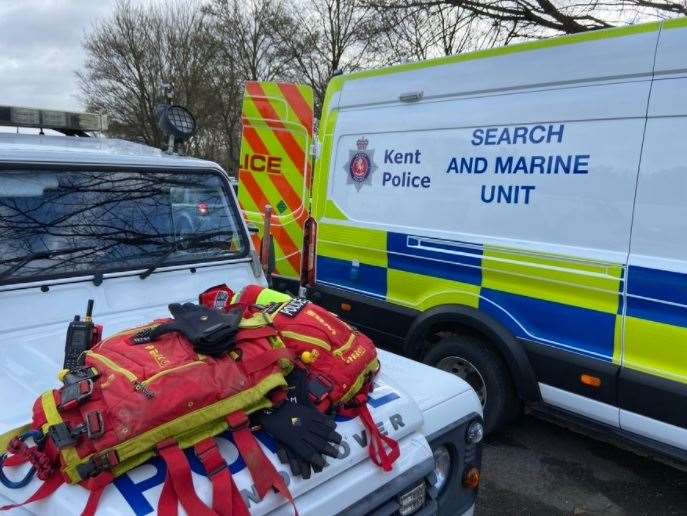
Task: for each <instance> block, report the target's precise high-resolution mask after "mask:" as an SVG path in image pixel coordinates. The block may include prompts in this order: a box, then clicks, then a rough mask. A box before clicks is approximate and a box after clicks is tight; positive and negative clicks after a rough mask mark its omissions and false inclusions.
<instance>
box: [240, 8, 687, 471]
mask: <svg viewBox="0 0 687 516" xmlns="http://www.w3.org/2000/svg"><path fill="white" fill-rule="evenodd" d="M686 47H687V19H684V18H682V19H676V20H670V21H664V22H657V23H650V24H646V25H637V26H628V27H623V28H617V29H610V30H604V31H596V32H589V33H585V34H581V35H574V36H566V37H561V38H555V39H551V40H545V41H538V42H534V43H526V44H521V45H512V46H509V47H506V48H501V49H491V50H485V51H481V52H476V53H468V54H461V55H458V56H453V57H446V58H441V59H436V60H431V61H426V62H420V63H410V64H403V65H400V66H394V67H390V68H384V69H380V70H365V71H360V72H356V73H351V74H348V75H339V76H336V77H334V78H332V80H331V82H330V83H329V85H328V88H327V92H326V97H325V100H324V104H323V107H322V117H321V120H320V121H319V125H318V127H319V130H318V134H317V135H313V134H312V120H311V114H312V103H311V100H312V92H311V91H309V90H308V89H307V88H306V87H304V86H298V87H295V86H293V85H284V84H274V83H261V84H256V83H251V84H249V85H248V86H247V87H246V95H245V98H244V112H243V116H244V132H243V142H242V143H243V146H242V153H243V154H244V155H252V154H254V153H260V154H261V155H266V156H279V157H280V158H281V159H280V168H279V170H255V169H251V168H250V167H247V168H245V167H244V168H243V169H242V170H241V172H240V177H239V183H240V186H239V200H240V202H241V206H242V208H243V209H244V211H245V212H246V214H247V216H248V218H249V219H252V220H256V221H257V220H258V217H259V214H260V210H261V209H262V207H263V206H264V204H265V203H269V204H270V205H271V206H273V207H276V210H275V212H274V216H273V217H272V219H271V224H272V240H273V242H274V246H273V247H274V256H275V270H274V272H275V278H274V283H275V285H280V286H281V287H282V288H286V289H296V288H298V286H299V285H300V286H301V287H307V289H308V291H309V293H310V295H311V296H312V298H313V299H315V300H316V301H317V302H319V303H322V304H324V305H325V306H327V307H328V308H329V309H330V310H332V311H335V312H336V313H338V314H340V315H341V317H343V318H345V319H346V320H348V321H350V322H352V323H353V324H355V325H357V326H359V327H360V328H361V329H363V330H364V331H365V332H366V333H369V334H370V335H373V336H374V337H375V339H376V341H377V342H379V343H383V344H384V345H385V346H387V347H388V349H391V350H395V351H397V352H401V353H403V354H404V355H406V356H409V357H412V358H414V359H417V360H419V361H422V362H425V363H427V364H430V365H432V366H435V367H437V368H439V369H444V370H446V371H450V372H452V373H454V374H456V375H458V376H460V377H462V378H464V379H465V380H466V381H467V382H468V383H470V384H471V385H472V386H473V387H474V388H475V390H476V391H477V393H478V394H479V397H480V400H481V403H482V405H483V407H484V411H485V419H486V426H487V430H488V431H493V430H494V429H497V428H499V427H500V426H502V425H504V424H506V423H507V422H508V421H509V420H511V419H512V418H513V417H515V416H516V415H517V414H518V413H519V412H520V410H521V407H522V406H523V404H524V406H525V407H526V408H527V409H528V410H533V411H536V412H538V413H541V414H543V415H546V416H547V417H550V418H554V419H556V420H558V421H561V422H564V423H565V424H570V423H573V424H574V425H575V426H576V427H578V428H583V429H585V430H591V431H593V432H601V433H602V434H604V435H605V436H606V437H612V438H614V439H619V440H621V441H623V442H624V443H625V444H629V445H631V446H633V447H638V448H641V449H642V450H644V451H648V452H649V453H651V454H653V455H656V456H660V457H664V458H668V459H670V460H672V461H679V462H681V463H683V464H684V463H685V461H687V244H686V242H687V241H686V240H685V238H684V230H685V222H684V221H685V220H687V207H686V206H687V205H686V204H685V202H684V194H685V190H686V188H687V183H686V182H685V178H686V177H687V173H686V172H687V171H686V170H685V160H684V149H685V146H684V134H685V133H686V132H687V96H686V95H685V91H686V90H687V79H686V78H685V77H686V74H687V57H686V56H687V53H685V51H684V50H685V48H686ZM308 149H311V151H312V152H311V153H308ZM313 157H315V158H316V159H315V163H314V165H313V163H312V158H313ZM267 159H269V158H267ZM302 236H304V237H305V238H304V244H303V245H302V246H299V245H298V243H299V242H300V239H301V237H302ZM301 258H302V259H301ZM299 271H300V275H299V274H298V273H299Z"/></svg>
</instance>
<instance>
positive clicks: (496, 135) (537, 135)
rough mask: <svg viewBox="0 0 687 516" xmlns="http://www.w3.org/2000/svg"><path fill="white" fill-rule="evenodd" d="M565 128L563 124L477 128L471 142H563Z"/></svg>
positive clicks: (498, 143)
mask: <svg viewBox="0 0 687 516" xmlns="http://www.w3.org/2000/svg"><path fill="white" fill-rule="evenodd" d="M564 129H565V126H564V125H563V124H558V125H554V124H549V125H535V126H526V125H523V126H517V127H502V128H499V127H489V128H487V129H475V130H474V131H473V132H472V141H471V143H472V144H473V145H476V146H477V145H518V144H527V143H531V144H538V143H561V142H562V141H563V131H564Z"/></svg>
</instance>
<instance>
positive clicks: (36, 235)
mask: <svg viewBox="0 0 687 516" xmlns="http://www.w3.org/2000/svg"><path fill="white" fill-rule="evenodd" d="M227 188H228V184H227V183H226V182H225V181H224V180H223V179H222V177H221V176H220V175H219V174H217V173H214V172H195V171H194V172H188V173H184V172H176V171H175V172H165V171H149V170H141V171H139V170H135V171H128V170H127V171H122V170H117V171H97V170H93V171H83V170H77V171H70V170H59V171H58V170H19V169H17V170H2V171H0V283H11V282H17V281H21V282H25V281H34V280H37V279H44V278H56V277H69V276H84V275H91V274H98V273H106V272H114V271H124V270H138V269H148V268H155V267H160V266H170V265H179V264H184V263H198V262H205V261H213V260H224V259H230V258H237V257H241V256H244V255H245V254H246V253H247V243H246V238H245V236H244V234H243V229H242V227H243V226H242V223H241V221H240V219H239V214H238V211H237V209H236V206H235V204H234V201H233V198H232V196H231V194H230V193H229V192H228V190H227Z"/></svg>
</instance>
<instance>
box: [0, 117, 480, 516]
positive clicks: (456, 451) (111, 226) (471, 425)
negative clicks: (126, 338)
mask: <svg viewBox="0 0 687 516" xmlns="http://www.w3.org/2000/svg"><path fill="white" fill-rule="evenodd" d="M104 123H105V120H104V119H103V118H102V117H100V116H98V115H88V114H78V113H63V112H54V111H43V110H34V109H20V108H13V107H0V125H23V126H30V127H40V128H43V129H47V128H53V129H56V130H58V131H60V132H63V133H65V134H71V135H74V136H45V135H28V134H11V133H0V336H1V341H2V344H1V345H0V347H1V351H0V356H1V357H2V374H0V407H2V413H1V414H0V434H2V433H4V432H6V431H8V430H10V429H13V428H16V427H18V426H21V425H23V424H24V423H26V422H28V421H29V420H30V418H31V407H32V405H33V402H34V400H35V399H36V398H37V397H38V396H39V395H40V394H41V393H42V392H44V391H46V390H48V389H51V388H54V387H55V386H56V385H57V378H56V374H57V372H58V371H59V370H60V369H61V367H62V366H61V364H62V361H63V353H64V341H65V333H66V328H67V323H68V322H69V321H70V320H71V319H72V317H73V316H74V314H75V313H79V312H82V310H83V308H84V306H85V302H86V300H87V299H91V298H92V299H94V300H95V311H94V314H93V317H94V319H95V320H96V321H97V322H98V323H101V324H103V325H104V328H105V334H106V335H107V334H113V333H115V332H118V331H120V330H122V329H125V328H130V327H133V326H136V325H138V324H140V323H142V322H145V321H149V320H152V319H154V318H157V317H160V316H165V315H166V314H167V305H168V304H169V303H170V302H175V301H180V302H183V301H194V300H196V299H197V295H198V293H199V292H201V291H203V290H205V289H206V288H208V287H210V286H213V285H216V284H220V283H227V284H228V285H230V286H232V287H233V288H234V289H239V288H241V287H242V286H244V285H246V284H250V283H259V284H263V285H264V284H265V278H264V276H263V273H262V269H261V267H260V263H259V262H258V261H257V260H256V258H255V256H256V255H255V252H254V250H253V248H252V246H251V243H250V239H249V234H248V231H247V228H246V225H245V223H244V222H243V220H242V219H241V217H240V215H239V210H238V208H237V203H236V198H235V195H234V192H233V190H232V188H231V186H230V183H229V181H228V177H227V175H226V174H225V172H224V171H223V170H222V169H221V168H220V167H219V166H218V165H217V164H215V163H211V162H208V161H202V160H198V159H192V158H189V157H182V156H179V155H176V154H172V153H165V152H162V151H160V150H158V149H154V148H150V147H146V146H143V145H140V144H136V143H130V142H126V141H122V140H114V139H106V138H101V137H86V136H88V134H87V132H88V131H101V130H103V129H104V128H105V125H104ZM381 362H382V371H383V373H382V374H381V377H380V379H379V382H378V386H377V388H376V389H375V392H374V393H373V394H372V396H371V401H370V404H371V409H372V413H373V415H374V418H375V420H376V421H377V422H378V424H379V425H380V427H382V428H383V430H384V431H386V432H388V434H389V435H391V436H393V437H394V438H395V439H397V440H398V441H399V443H400V447H401V457H400V459H399V460H398V462H397V463H396V465H395V466H394V469H393V471H392V472H390V473H384V472H382V471H381V470H380V469H379V468H377V467H376V466H374V465H373V464H372V463H371V462H370V461H369V460H368V459H367V450H366V446H367V440H366V435H365V433H364V430H363V428H362V426H361V425H360V424H358V422H357V420H350V421H346V422H342V423H341V424H340V426H339V430H340V432H341V433H342V435H343V436H344V442H343V444H342V454H341V457H340V458H339V459H333V460H331V461H330V463H329V465H328V466H327V467H326V468H325V469H324V471H323V472H321V473H319V474H314V475H313V476H312V477H311V478H310V479H309V480H303V479H300V478H298V479H296V478H292V477H290V476H289V472H288V471H287V468H285V467H284V466H282V465H280V464H278V461H277V460H276V455H274V454H273V453H270V454H268V455H269V456H270V457H271V458H272V460H273V461H274V462H275V464H277V467H278V469H279V470H280V471H281V473H282V474H283V475H284V477H285V478H286V480H287V481H288V483H289V488H290V490H291V492H292V493H293V495H294V497H295V500H296V506H297V507H298V510H299V513H300V514H313V515H321V514H337V513H343V512H345V513H347V514H365V513H368V512H371V511H374V510H381V511H382V512H383V513H384V514H396V513H397V514H403V515H406V514H415V513H418V514H420V513H422V514H425V513H434V512H437V511H438V512H439V513H446V514H448V513H451V514H453V513H468V514H470V513H471V512H472V510H473V504H474V501H475V496H476V492H477V488H476V485H477V484H478V475H479V467H480V456H481V451H480V450H481V449H480V444H479V441H480V440H481V436H482V428H481V422H480V421H481V407H480V404H479V400H478V398H477V396H476V395H475V393H474V391H473V390H472V389H471V388H470V386H469V385H468V384H466V383H465V382H463V381H460V380H458V379H456V378H455V377H453V376H451V375H448V374H446V373H444V372H441V371H436V370H434V369H431V368H429V367H427V366H424V365H421V364H417V363H414V362H412V361H410V360H408V359H405V358H402V357H398V356H395V355H392V354H390V353H385V352H382V353H381ZM265 443H267V444H265ZM263 444H265V446H266V449H268V450H270V451H272V452H273V451H274V450H273V449H270V448H269V446H267V445H269V442H267V440H264V442H263ZM220 448H221V450H222V452H223V454H224V456H225V458H226V459H227V462H228V463H229V464H230V467H231V470H232V472H233V474H234V477H235V480H236V483H237V485H238V486H239V489H240V490H241V492H242V494H243V496H244V498H245V500H246V502H247V503H248V505H249V508H250V510H251V513H252V514H291V512H292V508H291V507H290V506H289V505H283V504H282V502H283V500H282V499H280V498H278V497H277V496H276V495H273V494H270V495H268V496H267V497H265V498H264V499H263V500H259V499H258V497H257V495H256V494H255V492H254V489H253V487H252V484H251V479H250V476H249V475H248V473H247V471H245V470H243V469H242V462H241V461H240V460H239V459H238V456H237V453H236V450H235V449H234V448H233V445H232V444H231V443H230V442H229V440H227V439H220ZM196 466H197V465H196ZM194 468H195V466H194ZM195 469H196V471H195V473H194V484H195V485H196V488H197V491H198V493H199V495H200V497H201V498H203V499H204V500H205V501H206V502H207V501H209V498H210V496H211V485H210V483H209V482H208V481H207V480H206V479H204V478H203V477H202V473H201V470H200V469H199V468H195ZM24 472H25V471H22V470H20V471H17V470H16V469H9V468H8V469H6V470H5V473H6V475H7V476H8V477H9V478H17V477H21V476H22V475H23V473H24ZM468 473H469V475H468V476H467V477H466V475H467V474H468ZM465 478H467V480H464V479H465ZM163 480H164V468H163V464H162V463H161V462H160V461H158V460H152V461H151V462H150V463H148V464H146V465H143V466H141V467H139V468H137V469H135V470H132V471H130V472H129V473H127V474H126V475H123V476H121V477H119V478H118V479H117V480H116V481H115V483H114V484H113V485H112V486H109V487H108V488H107V490H106V491H105V493H104V496H103V500H102V501H101V503H100V505H99V512H101V513H103V514H124V513H130V512H133V513H135V514H148V513H150V512H153V511H154V510H155V509H154V508H155V507H157V499H158V497H159V496H160V492H161V489H162V484H163ZM465 483H468V484H470V485H469V486H468V487H466V486H465V485H464V484H465ZM37 485H39V481H37V480H34V481H33V482H32V483H31V484H29V485H28V486H27V487H25V488H22V489H8V488H7V487H5V486H3V485H0V506H2V505H5V504H6V503H10V502H22V501H24V500H26V499H27V498H28V497H29V496H30V494H32V493H33V492H34V491H35V490H36V488H37ZM86 495H87V491H86V490H85V489H83V488H81V487H79V486H63V487H62V488H60V490H59V493H57V494H56V495H53V496H51V497H49V498H48V499H47V500H46V501H41V502H38V503H35V504H33V505H28V506H26V507H25V508H23V509H17V510H16V512H17V513H27V512H35V513H42V514H73V513H77V512H79V511H80V510H81V509H82V508H83V507H84V505H85V501H86V498H87V496H86Z"/></svg>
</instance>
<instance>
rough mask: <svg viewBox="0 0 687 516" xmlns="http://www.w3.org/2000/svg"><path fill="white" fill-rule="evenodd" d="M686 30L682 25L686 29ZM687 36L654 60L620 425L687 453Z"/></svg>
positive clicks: (670, 32)
mask: <svg viewBox="0 0 687 516" xmlns="http://www.w3.org/2000/svg"><path fill="white" fill-rule="evenodd" d="M682 25H684V22H683V23H682ZM685 45H687V29H685V28H680V27H679V24H678V23H675V22H666V23H665V24H664V27H663V30H662V31H661V35H660V40H659V45H658V49H657V56H656V69H655V79H654V82H653V86H652V92H651V101H650V104H649V111H648V120H647V127H646V135H645V140H644V151H643V155H642V162H641V168H640V174H639V182H638V189H637V200H636V206H635V216H634V222H633V226H632V238H631V246H630V256H629V263H628V273H627V286H626V294H627V307H626V310H625V318H624V328H623V332H624V352H623V360H622V370H621V373H620V379H619V391H618V394H619V404H620V409H621V410H620V425H621V427H622V428H623V429H624V430H626V431H628V432H631V433H633V434H636V435H641V436H643V437H646V438H649V439H654V440H657V441H661V442H663V443H667V444H669V445H672V446H675V447H678V448H681V449H683V450H685V449H687V238H685V235H686V234H687V201H686V200H685V199H686V198H687V162H686V160H685V135H686V134H687V55H686V54H685V52H684V48H685Z"/></svg>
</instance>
